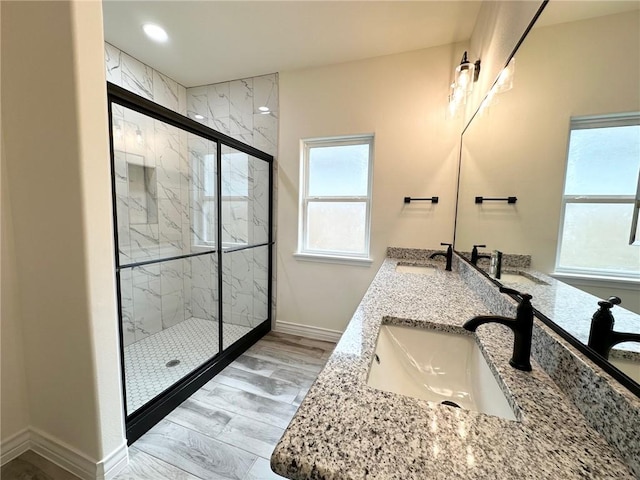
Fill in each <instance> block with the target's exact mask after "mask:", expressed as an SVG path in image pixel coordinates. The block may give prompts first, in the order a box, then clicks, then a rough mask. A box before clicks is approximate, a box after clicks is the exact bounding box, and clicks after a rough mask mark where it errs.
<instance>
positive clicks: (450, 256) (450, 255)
mask: <svg viewBox="0 0 640 480" xmlns="http://www.w3.org/2000/svg"><path fill="white" fill-rule="evenodd" d="M440 245H448V246H449V248H447V253H442V252H436V253H432V254H431V256H430V257H429V258H436V257H440V256H442V257H445V258H446V259H447V266H446V267H445V270H447V271H449V272H450V271H451V260H452V259H453V247H452V246H451V244H450V243H440Z"/></svg>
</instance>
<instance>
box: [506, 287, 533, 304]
mask: <svg viewBox="0 0 640 480" xmlns="http://www.w3.org/2000/svg"><path fill="white" fill-rule="evenodd" d="M500 293H509V294H511V295H518V296H519V297H521V298H522V300H523V301H529V300H531V299H532V298H533V296H532V295H529V294H528V293H520V292H519V291H518V290H514V289H513V288H508V287H500Z"/></svg>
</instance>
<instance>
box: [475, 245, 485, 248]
mask: <svg viewBox="0 0 640 480" xmlns="http://www.w3.org/2000/svg"><path fill="white" fill-rule="evenodd" d="M478 247H480V248H487V246H486V245H474V246H473V248H478Z"/></svg>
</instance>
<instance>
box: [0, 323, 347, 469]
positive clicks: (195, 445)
mask: <svg viewBox="0 0 640 480" xmlns="http://www.w3.org/2000/svg"><path fill="white" fill-rule="evenodd" d="M334 347H335V344H333V343H329V342H322V341H318V340H311V339H307V338H303V337H298V336H293V335H286V334H282V333H276V332H270V333H269V334H267V335H266V336H265V337H263V338H262V339H261V340H260V341H259V342H258V343H256V344H255V345H254V346H253V347H251V348H250V349H249V350H247V351H246V352H245V353H244V354H243V355H241V356H240V357H238V358H237V359H236V360H235V361H234V362H233V363H232V364H230V365H229V366H228V367H227V368H225V369H224V370H223V371H222V372H220V374H218V375H217V376H216V377H215V378H214V379H213V380H211V381H210V382H208V383H207V384H206V385H204V386H203V387H202V388H201V389H200V390H198V391H197V392H196V393H194V394H193V395H192V396H191V397H190V398H189V399H187V400H186V401H185V402H184V403H182V405H180V406H179V407H178V408H177V409H175V410H174V411H173V412H171V413H170V414H169V415H168V416H167V417H166V418H165V419H164V420H162V421H161V422H160V423H159V424H158V425H156V426H155V427H153V428H152V429H151V430H149V432H147V433H146V434H145V435H143V436H142V437H141V438H140V439H139V440H138V441H137V442H136V443H135V444H133V445H132V446H131V447H130V448H129V466H128V467H127V469H126V470H125V471H124V472H122V473H121V474H120V475H118V477H116V480H163V479H166V480H217V479H225V480H226V479H235V480H273V479H278V478H282V477H279V476H277V475H276V474H274V473H273V472H272V471H271V468H270V466H269V458H270V457H271V452H272V451H273V449H274V447H275V445H276V444H277V443H278V440H280V437H281V436H282V433H283V432H284V429H285V428H286V427H287V425H288V424H289V421H290V420H291V418H292V417H293V415H294V414H295V412H296V410H297V409H298V406H299V405H300V403H301V402H302V400H303V398H304V396H305V395H306V393H307V392H308V391H309V388H310V387H311V385H312V384H313V382H314V381H315V379H316V377H317V375H318V373H319V372H320V370H321V369H322V367H323V366H324V364H325V362H326V361H327V359H328V358H329V355H330V354H331V352H332V351H333V348H334ZM25 456H27V457H26V458H23V457H25ZM34 456H35V457H37V458H35V460H34V458H33V457H34ZM43 462H45V463H49V462H47V461H46V460H44V459H42V457H39V456H38V455H36V454H35V453H33V452H27V453H25V454H23V455H21V456H20V457H18V458H17V459H15V460H13V461H11V462H9V463H8V464H7V465H5V466H4V467H2V471H1V478H2V480H5V479H12V478H16V479H25V480H26V479H30V480H76V477H75V476H73V475H71V474H68V473H67V472H65V471H63V470H61V469H58V470H60V471H61V473H60V472H58V471H54V472H53V473H52V471H51V470H46V471H45V470H44V468H43V467H42V464H43ZM50 465H51V464H50ZM53 467H55V465H53ZM55 468H57V467H55ZM24 472H27V473H26V474H25V473H24ZM29 472H31V473H29ZM29 475H31V476H29Z"/></svg>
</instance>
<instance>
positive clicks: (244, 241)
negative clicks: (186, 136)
mask: <svg viewBox="0 0 640 480" xmlns="http://www.w3.org/2000/svg"><path fill="white" fill-rule="evenodd" d="M270 168H271V166H270V165H269V163H267V162H266V161H264V160H261V159H258V158H255V157H253V156H251V155H249V154H247V153H243V152H240V151H238V150H234V149H233V148H231V147H226V146H223V148H222V158H221V172H222V177H221V183H222V185H221V219H222V222H221V247H222V248H221V253H220V257H221V264H222V312H223V325H222V332H223V348H227V347H228V346H230V345H232V344H233V343H234V342H236V341H237V340H239V339H240V338H241V337H242V336H244V335H245V334H247V333H248V332H249V331H251V330H252V329H253V328H254V327H256V326H258V325H260V324H261V323H263V322H265V321H266V320H267V319H268V318H269V315H268V313H269V312H268V309H269V294H270V291H269V248H271V247H270V244H269V241H270V237H271V235H270V234H271V232H270V228H269V225H270V218H269V211H270V208H269V207H270V200H269V193H270V179H269V172H270Z"/></svg>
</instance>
